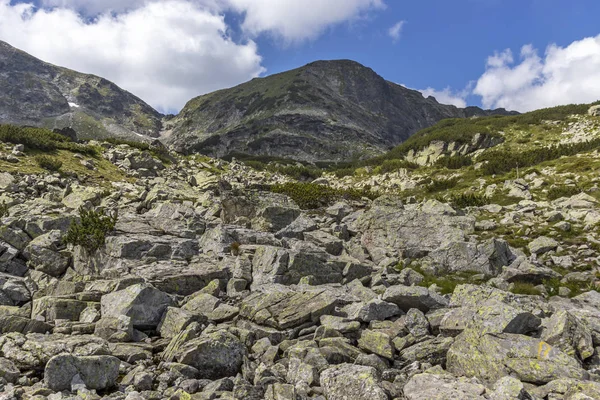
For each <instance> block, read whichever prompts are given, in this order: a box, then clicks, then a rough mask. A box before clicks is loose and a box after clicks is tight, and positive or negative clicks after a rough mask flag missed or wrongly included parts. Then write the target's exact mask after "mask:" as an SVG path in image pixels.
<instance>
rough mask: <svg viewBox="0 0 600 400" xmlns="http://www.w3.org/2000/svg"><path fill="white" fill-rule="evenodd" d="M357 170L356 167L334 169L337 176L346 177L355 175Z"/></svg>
mask: <svg viewBox="0 0 600 400" xmlns="http://www.w3.org/2000/svg"><path fill="white" fill-rule="evenodd" d="M355 171H356V168H352V167H349V168H342V169H338V170H335V171H333V174H334V175H335V176H336V178H339V179H341V178H345V177H346V176H354V172H355Z"/></svg>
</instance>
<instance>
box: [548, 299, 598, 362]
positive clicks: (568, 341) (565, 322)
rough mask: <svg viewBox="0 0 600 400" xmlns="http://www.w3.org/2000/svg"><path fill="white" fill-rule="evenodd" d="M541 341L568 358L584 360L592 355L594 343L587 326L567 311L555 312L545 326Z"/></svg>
mask: <svg viewBox="0 0 600 400" xmlns="http://www.w3.org/2000/svg"><path fill="white" fill-rule="evenodd" d="M541 338H542V340H544V341H545V342H546V343H548V344H550V345H552V346H556V347H558V348H559V349H561V350H562V351H564V352H565V353H566V354H568V355H570V356H575V355H577V356H578V357H579V359H581V360H585V359H587V358H589V357H591V356H592V355H593V354H594V343H593V339H592V335H591V332H590V329H589V328H588V326H586V325H585V324H584V323H583V322H582V321H580V320H579V318H577V317H576V316H575V315H573V314H572V313H570V312H569V311H565V310H559V311H557V312H556V313H555V314H554V315H552V317H551V318H550V319H549V321H548V322H547V323H546V324H545V327H544V331H543V333H542V337H541Z"/></svg>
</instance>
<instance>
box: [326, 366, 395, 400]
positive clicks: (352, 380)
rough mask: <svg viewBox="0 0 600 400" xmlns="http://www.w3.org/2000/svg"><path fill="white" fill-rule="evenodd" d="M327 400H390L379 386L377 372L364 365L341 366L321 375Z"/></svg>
mask: <svg viewBox="0 0 600 400" xmlns="http://www.w3.org/2000/svg"><path fill="white" fill-rule="evenodd" d="M321 387H322V388H323V392H324V394H325V396H326V397H327V400H349V399H352V400H388V399H389V397H388V395H387V394H386V392H385V391H384V390H383V388H382V387H381V386H380V384H379V380H378V378H377V370H376V369H375V368H373V367H366V366H362V365H351V364H340V365H336V366H334V367H331V368H328V369H326V370H325V371H323V372H322V373H321Z"/></svg>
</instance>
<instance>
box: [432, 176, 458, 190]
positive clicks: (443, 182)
mask: <svg viewBox="0 0 600 400" xmlns="http://www.w3.org/2000/svg"><path fill="white" fill-rule="evenodd" d="M457 184H458V178H450V179H440V180H433V181H431V183H430V184H429V185H427V187H426V188H425V190H427V192H429V193H436V192H441V191H442V190H448V189H452V188H453V187H455V186H456V185H457Z"/></svg>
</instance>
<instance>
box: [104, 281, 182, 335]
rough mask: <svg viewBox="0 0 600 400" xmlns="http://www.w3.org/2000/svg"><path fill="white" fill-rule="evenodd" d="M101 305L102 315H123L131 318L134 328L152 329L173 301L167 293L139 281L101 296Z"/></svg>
mask: <svg viewBox="0 0 600 400" xmlns="http://www.w3.org/2000/svg"><path fill="white" fill-rule="evenodd" d="M101 305H102V315H103V316H108V317H118V316H120V315H125V316H127V317H130V318H131V321H132V323H133V326H134V327H135V328H136V329H153V328H156V327H157V326H158V324H159V323H160V320H161V317H162V314H163V312H164V311H165V310H166V309H167V307H169V306H172V305H174V302H173V299H172V298H171V297H170V296H169V295H168V294H166V293H164V292H161V291H160V290H158V289H155V288H154V287H152V286H150V285H148V284H143V283H140V284H136V285H133V286H129V287H128V288H127V289H123V290H119V291H117V292H113V293H109V294H106V295H104V296H102V301H101Z"/></svg>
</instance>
